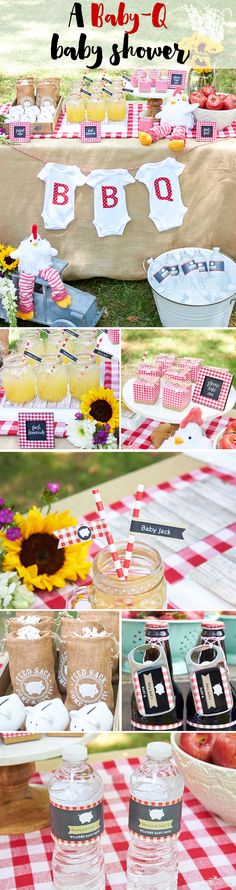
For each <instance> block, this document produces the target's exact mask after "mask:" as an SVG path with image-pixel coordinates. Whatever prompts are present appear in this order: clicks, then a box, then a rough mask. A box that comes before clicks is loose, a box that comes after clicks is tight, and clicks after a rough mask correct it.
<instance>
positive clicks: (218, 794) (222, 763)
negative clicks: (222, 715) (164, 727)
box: [172, 730, 236, 825]
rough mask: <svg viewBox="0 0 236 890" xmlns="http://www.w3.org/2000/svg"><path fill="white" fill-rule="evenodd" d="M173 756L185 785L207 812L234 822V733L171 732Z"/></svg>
mask: <svg viewBox="0 0 236 890" xmlns="http://www.w3.org/2000/svg"><path fill="white" fill-rule="evenodd" d="M172 747H173V752H174V759H175V761H176V763H177V766H178V767H179V769H180V771H181V772H182V774H183V776H184V779H185V784H186V785H187V788H189V790H190V791H191V792H192V794H193V795H194V797H196V798H197V800H199V801H200V803H201V804H202V805H203V806H204V807H205V808H206V810H208V812H210V813H215V815H216V816H219V817H220V818H221V819H223V820H224V822H228V824H230V825H236V733H235V732H207V731H206V732H204V730H202V732H175V733H172Z"/></svg>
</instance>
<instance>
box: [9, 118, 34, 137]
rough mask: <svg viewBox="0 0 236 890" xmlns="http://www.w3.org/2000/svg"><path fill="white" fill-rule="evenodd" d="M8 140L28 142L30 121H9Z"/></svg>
mask: <svg viewBox="0 0 236 890" xmlns="http://www.w3.org/2000/svg"><path fill="white" fill-rule="evenodd" d="M9 139H10V142H30V123H24V124H23V123H21V121H11V122H10V124H9Z"/></svg>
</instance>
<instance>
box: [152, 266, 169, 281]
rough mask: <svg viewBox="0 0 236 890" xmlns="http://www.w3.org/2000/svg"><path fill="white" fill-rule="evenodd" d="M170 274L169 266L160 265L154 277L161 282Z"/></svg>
mask: <svg viewBox="0 0 236 890" xmlns="http://www.w3.org/2000/svg"><path fill="white" fill-rule="evenodd" d="M169 275H170V266H162V268H161V269H158V272H156V273H155V275H154V278H156V281H158V284H161V282H162V281H164V280H165V278H168V276H169Z"/></svg>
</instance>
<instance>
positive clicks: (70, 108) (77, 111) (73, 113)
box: [65, 94, 86, 124]
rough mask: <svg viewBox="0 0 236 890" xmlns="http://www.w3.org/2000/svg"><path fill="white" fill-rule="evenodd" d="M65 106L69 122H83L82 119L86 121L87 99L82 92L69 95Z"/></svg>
mask: <svg viewBox="0 0 236 890" xmlns="http://www.w3.org/2000/svg"><path fill="white" fill-rule="evenodd" d="M65 107H66V117H67V122H68V123H69V124H81V123H82V121H85V116H86V115H85V101H84V96H83V95H82V94H80V95H77V96H76V95H74V94H72V95H70V96H68V99H67V100H66V103H65Z"/></svg>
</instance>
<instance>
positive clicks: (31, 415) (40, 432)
mask: <svg viewBox="0 0 236 890" xmlns="http://www.w3.org/2000/svg"><path fill="white" fill-rule="evenodd" d="M18 436H19V445H20V447H21V448H31V449H41V448H46V449H47V448H54V414H53V412H52V411H27V412H25V413H23V412H20V413H19V414H18Z"/></svg>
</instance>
